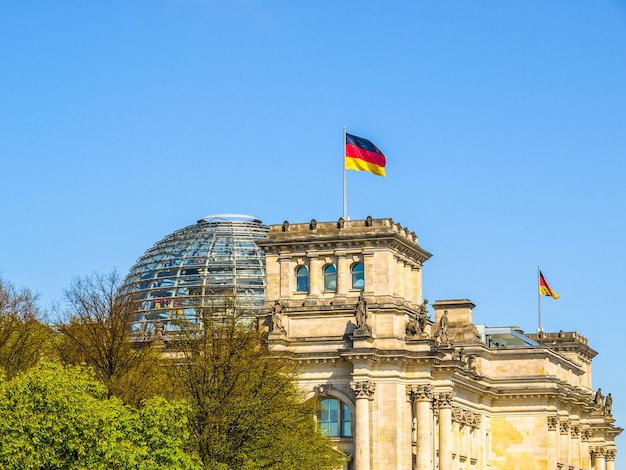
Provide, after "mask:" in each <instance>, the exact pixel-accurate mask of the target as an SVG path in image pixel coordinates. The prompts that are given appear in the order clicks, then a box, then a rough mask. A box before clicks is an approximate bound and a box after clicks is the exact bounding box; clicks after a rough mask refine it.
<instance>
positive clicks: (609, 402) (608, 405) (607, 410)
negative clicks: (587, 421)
mask: <svg viewBox="0 0 626 470" xmlns="http://www.w3.org/2000/svg"><path fill="white" fill-rule="evenodd" d="M612 410H613V397H612V396H611V394H610V393H609V394H607V396H606V398H605V400H604V414H605V415H610V414H611V412H612Z"/></svg>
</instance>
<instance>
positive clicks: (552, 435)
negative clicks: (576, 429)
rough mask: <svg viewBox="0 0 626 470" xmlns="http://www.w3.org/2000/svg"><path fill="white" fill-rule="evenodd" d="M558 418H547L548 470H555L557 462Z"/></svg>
mask: <svg viewBox="0 0 626 470" xmlns="http://www.w3.org/2000/svg"><path fill="white" fill-rule="evenodd" d="M558 430H559V417H558V416H548V468H556V464H557V461H558V459H559V458H558V455H559V454H558V437H557V431H558Z"/></svg>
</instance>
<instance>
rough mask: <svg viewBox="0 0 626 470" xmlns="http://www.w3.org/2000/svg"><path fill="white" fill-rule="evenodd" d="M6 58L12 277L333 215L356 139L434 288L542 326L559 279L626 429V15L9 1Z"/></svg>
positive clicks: (0, 124)
mask: <svg viewBox="0 0 626 470" xmlns="http://www.w3.org/2000/svg"><path fill="white" fill-rule="evenodd" d="M0 44H1V45H0V70H1V71H2V73H1V74H0V162H1V165H2V166H1V167H0V168H1V169H0V174H1V175H2V183H1V184H0V200H2V206H1V212H0V214H1V227H2V229H1V230H0V274H1V275H2V276H3V277H4V278H5V279H7V280H9V281H11V282H12V283H14V284H15V285H17V286H18V287H30V288H31V289H33V290H34V291H37V292H39V293H41V304H42V306H43V307H48V306H49V305H50V304H52V303H53V302H55V301H58V300H60V299H61V297H62V293H63V289H65V288H67V287H68V286H69V284H70V283H71V280H72V278H74V277H77V276H85V275H87V274H90V273H92V272H94V271H99V272H109V271H111V270H112V269H114V268H115V269H117V270H118V271H119V272H120V273H126V272H127V270H128V269H129V268H130V267H131V266H132V265H133V264H134V262H135V260H136V259H137V258H138V257H139V256H140V255H141V254H143V252H144V251H145V250H146V249H147V248H149V247H150V246H151V245H152V244H153V243H155V242H156V241H158V240H160V239H161V238H162V237H163V236H165V235H167V234H169V233H171V232H173V231H174V230H176V229H178V228H181V227H184V226H186V225H190V224H193V223H195V221H196V220H198V219H199V218H201V217H203V216H206V215H209V214H217V213H243V214H252V215H254V216H256V217H259V218H260V219H262V220H263V221H264V222H265V223H268V224H274V223H281V222H282V221H283V220H285V219H287V220H289V221H291V222H306V221H308V220H310V219H311V218H316V219H317V220H318V221H325V220H336V219H337V218H338V217H340V216H341V215H342V181H343V180H342V177H343V173H342V164H343V161H342V130H343V127H344V126H345V127H346V128H347V129H348V132H351V133H353V134H356V135H360V136H363V137H366V138H368V139H370V140H372V141H373V142H374V143H375V144H376V145H377V146H379V147H380V148H381V149H382V150H383V151H384V152H385V154H386V156H387V159H388V165H387V175H388V176H387V177H386V178H380V177H376V176H373V175H370V174H367V173H361V172H349V173H348V214H349V216H350V217H351V218H352V219H357V218H364V217H366V216H367V215H372V216H373V217H392V218H393V219H394V220H395V221H397V222H400V223H401V224H402V225H404V226H408V227H409V229H410V230H412V231H415V232H416V233H417V235H418V236H419V237H420V243H421V245H422V246H423V247H424V248H425V249H426V250H428V251H430V252H431V253H433V255H434V256H433V257H432V259H431V260H430V261H428V263H427V264H426V265H425V267H424V295H425V297H428V298H429V299H430V300H431V302H432V301H434V300H436V299H456V298H469V299H471V300H472V301H473V302H474V303H475V304H476V308H475V309H474V321H475V322H476V323H485V324H487V325H489V326H510V325H517V326H520V327H521V328H523V329H524V330H525V331H529V332H534V331H535V330H536V328H537V266H538V265H541V267H542V270H543V273H544V275H545V276H546V278H547V280H548V282H549V283H550V285H551V287H552V288H553V289H554V290H555V291H556V292H557V293H558V294H559V295H560V296H561V298H560V299H559V300H558V301H556V302H555V301H552V300H551V299H549V298H544V299H543V300H542V313H543V327H544V329H545V330H546V331H559V330H561V329H562V330H565V331H572V330H575V331H578V332H580V333H581V334H583V335H585V336H586V337H588V338H589V341H590V345H591V346H592V347H593V348H594V349H595V350H597V351H598V352H599V353H600V354H599V355H598V356H597V357H596V359H595V361H594V383H593V385H594V388H597V387H598V386H600V387H602V390H603V391H604V392H605V393H606V392H609V391H610V392H612V393H613V395H614V396H615V402H614V403H615V406H614V414H615V416H616V419H617V425H621V426H624V425H626V404H625V403H626V387H625V385H626V377H624V376H623V374H621V373H620V372H619V370H620V368H621V365H620V364H621V356H622V350H621V343H622V341H623V327H624V324H625V322H624V319H623V315H624V307H623V305H622V302H621V301H620V300H619V299H621V298H622V297H623V295H624V285H626V276H625V274H624V272H625V270H624V266H625V265H626V249H625V248H624V242H625V240H626V216H625V212H626V211H625V209H624V205H625V204H624V203H625V198H626V190H625V185H624V183H623V175H624V173H625V170H626V163H625V157H626V155H625V154H626V132H625V125H626V86H625V84H626V2H624V1H618V0H613V1H609V0H598V1H595V2H588V1H576V0H572V1H568V2H560V1H545V0H542V1H533V0H525V1H518V2H515V1H510V2H502V1H500V0H498V1H480V2H462V1H443V2H426V1H401V0H398V1H392V2H374V1H359V2H357V1H342V2H337V1H323V0H322V1H316V2H292V1H264V2H263V1H253V0H249V1H244V0H242V1H217V0H216V1H208V0H207V1H203V0H150V1H127V0H125V1H110V2H81V1H63V0H59V1H55V2H44V1H28V0H25V1H19V2H13V1H9V0H4V1H2V0H0ZM621 439H623V438H620V440H621ZM618 442H619V440H618ZM618 459H619V457H618Z"/></svg>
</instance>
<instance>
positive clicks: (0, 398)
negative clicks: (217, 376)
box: [0, 363, 200, 470]
mask: <svg viewBox="0 0 626 470" xmlns="http://www.w3.org/2000/svg"><path fill="white" fill-rule="evenodd" d="M187 438H188V431H187V423H186V418H185V406H184V405H183V404H181V403H176V402H168V401H166V400H164V399H162V398H155V399H153V400H150V401H147V402H146V403H145V404H144V407H143V408H142V410H141V411H137V410H136V409H133V408H131V407H129V406H126V405H124V404H123V403H122V402H121V401H120V400H119V399H117V398H115V397H112V398H107V390H106V387H105V386H104V385H103V384H101V383H99V382H97V381H96V380H95V378H94V376H93V373H92V372H90V371H89V370H88V369H85V368H84V367H80V366H65V367H64V366H62V365H60V364H54V363H40V364H39V365H38V366H37V367H35V368H32V369H30V370H29V371H28V372H26V373H24V374H22V375H19V376H17V377H16V378H14V379H12V380H11V381H9V382H5V381H4V380H2V381H0V468H3V469H6V470H28V469H67V470H73V469H77V470H78V469H85V468H89V469H93V470H100V469H102V470H105V469H107V470H108V469H120V470H121V469H140V470H157V469H163V468H170V469H181V470H182V469H189V470H192V469H199V468H200V465H199V461H198V460H197V459H196V458H194V457H192V456H190V455H188V454H187V453H185V451H184V446H185V443H186V441H187Z"/></svg>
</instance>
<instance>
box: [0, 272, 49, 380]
mask: <svg viewBox="0 0 626 470" xmlns="http://www.w3.org/2000/svg"><path fill="white" fill-rule="evenodd" d="M39 315H40V311H39V307H38V306H37V296H36V295H35V294H33V293H32V292H31V291H30V290H29V289H22V290H17V289H16V288H15V287H14V286H13V285H12V284H11V283H10V282H8V281H4V280H3V279H2V278H0V368H1V369H3V370H4V372H5V374H6V376H7V377H8V378H11V377H13V376H15V375H16V374H17V373H19V372H21V371H24V370H26V369H28V368H29V367H32V366H33V365H35V364H36V363H37V362H38V361H39V359H41V358H42V357H43V356H45V354H46V352H47V351H48V349H49V348H48V346H49V344H50V338H51V332H50V329H49V328H48V326H47V325H45V324H44V323H42V322H40V321H39V319H38V317H39Z"/></svg>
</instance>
